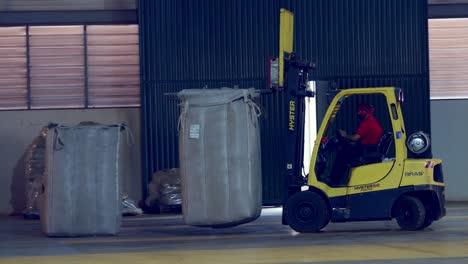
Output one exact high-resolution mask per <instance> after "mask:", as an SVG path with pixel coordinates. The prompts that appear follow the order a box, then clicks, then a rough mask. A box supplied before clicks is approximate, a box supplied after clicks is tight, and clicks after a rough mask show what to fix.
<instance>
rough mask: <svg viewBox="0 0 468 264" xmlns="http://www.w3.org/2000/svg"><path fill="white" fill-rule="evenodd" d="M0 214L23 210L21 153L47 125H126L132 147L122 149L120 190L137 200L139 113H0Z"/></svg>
mask: <svg viewBox="0 0 468 264" xmlns="http://www.w3.org/2000/svg"><path fill="white" fill-rule="evenodd" d="M0 120H2V122H1V124H0V146H1V148H0V157H2V161H1V162H0V214H11V213H12V212H21V211H22V210H23V209H24V206H25V195H24V191H25V180H24V171H25V159H24V158H25V154H26V153H25V152H26V149H27V147H28V145H29V144H31V142H32V140H33V139H34V137H36V136H37V135H38V133H39V131H40V129H41V128H42V127H43V126H44V125H47V123H49V122H56V123H62V124H68V125H72V124H76V123H79V122H81V121H95V122H100V123H103V124H114V123H119V122H126V123H127V124H128V125H129V127H130V128H131V130H132V133H133V135H134V138H135V143H134V145H133V146H130V147H127V145H123V147H124V148H126V149H125V151H123V156H122V158H121V161H122V163H121V164H122V166H123V168H122V175H123V176H122V187H123V188H122V190H123V191H124V192H127V193H128V194H129V195H130V197H131V198H132V199H134V200H138V199H140V196H141V173H140V167H141V165H140V109H139V108H117V109H87V110H58V111H57V110H40V111H37V110H36V111H0Z"/></svg>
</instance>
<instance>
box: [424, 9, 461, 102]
mask: <svg viewBox="0 0 468 264" xmlns="http://www.w3.org/2000/svg"><path fill="white" fill-rule="evenodd" d="M429 46H430V47H429V52H430V69H431V72H430V78H431V98H432V99H443V98H468V19H467V18H460V19H431V20H429Z"/></svg>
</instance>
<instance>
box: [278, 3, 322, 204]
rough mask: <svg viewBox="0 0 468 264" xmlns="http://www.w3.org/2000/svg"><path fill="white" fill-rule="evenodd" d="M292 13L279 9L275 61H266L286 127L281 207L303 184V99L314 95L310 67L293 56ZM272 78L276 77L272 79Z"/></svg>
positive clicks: (304, 106) (311, 65)
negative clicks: (282, 99) (281, 101)
mask: <svg viewBox="0 0 468 264" xmlns="http://www.w3.org/2000/svg"><path fill="white" fill-rule="evenodd" d="M293 39H294V14H293V13H291V12H290V11H288V10H286V9H284V8H282V9H281V10H280V35H279V40H280V43H279V58H278V60H275V61H274V63H272V62H270V63H271V64H270V67H271V68H270V77H271V78H272V79H270V84H272V85H273V87H276V88H278V90H280V91H282V92H284V93H285V102H286V108H285V109H286V111H287V113H286V115H287V123H286V124H284V126H285V127H287V135H286V164H285V165H286V168H285V169H286V172H285V178H284V180H285V181H284V186H285V190H284V197H283V204H285V203H286V200H287V199H288V197H289V196H290V195H291V194H293V193H295V192H297V191H300V190H301V187H302V186H304V185H305V184H306V183H307V180H306V179H305V178H304V177H303V176H302V170H303V161H304V126H305V110H306V105H305V97H312V96H314V92H313V91H310V90H308V89H307V88H308V82H309V75H312V74H311V73H312V70H313V68H314V65H313V64H311V63H309V62H307V61H301V60H299V59H298V58H296V56H295V54H294V53H293ZM275 75H276V76H275Z"/></svg>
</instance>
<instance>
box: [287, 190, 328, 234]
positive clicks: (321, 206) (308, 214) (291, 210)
mask: <svg viewBox="0 0 468 264" xmlns="http://www.w3.org/2000/svg"><path fill="white" fill-rule="evenodd" d="M286 218H287V221H288V224H289V226H290V227H291V228H292V229H294V230H295V231H297V232H300V233H312V232H319V231H320V230H321V229H322V228H324V227H325V226H326V225H327V224H328V222H329V221H330V210H329V209H328V206H327V203H326V201H325V200H324V199H323V198H322V197H321V196H320V195H318V194H317V193H314V192H310V191H304V192H298V193H296V194H294V195H292V196H291V197H290V198H289V199H288V201H287V202H286Z"/></svg>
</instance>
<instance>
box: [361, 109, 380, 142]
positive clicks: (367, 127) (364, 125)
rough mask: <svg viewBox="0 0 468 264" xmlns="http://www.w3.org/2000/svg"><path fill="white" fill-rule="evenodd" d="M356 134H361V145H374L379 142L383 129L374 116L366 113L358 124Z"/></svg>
mask: <svg viewBox="0 0 468 264" xmlns="http://www.w3.org/2000/svg"><path fill="white" fill-rule="evenodd" d="M356 134H358V135H359V136H361V144H362V145H375V144H377V143H379V140H380V138H381V137H382V135H383V129H382V127H381V126H380V124H379V122H378V121H377V119H375V117H374V116H372V115H368V116H367V117H366V119H364V120H363V121H362V122H361V124H360V125H359V127H358V130H357V132H356Z"/></svg>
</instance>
